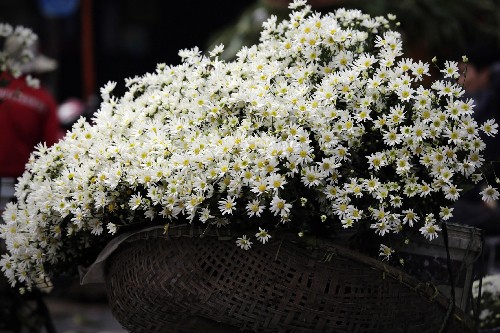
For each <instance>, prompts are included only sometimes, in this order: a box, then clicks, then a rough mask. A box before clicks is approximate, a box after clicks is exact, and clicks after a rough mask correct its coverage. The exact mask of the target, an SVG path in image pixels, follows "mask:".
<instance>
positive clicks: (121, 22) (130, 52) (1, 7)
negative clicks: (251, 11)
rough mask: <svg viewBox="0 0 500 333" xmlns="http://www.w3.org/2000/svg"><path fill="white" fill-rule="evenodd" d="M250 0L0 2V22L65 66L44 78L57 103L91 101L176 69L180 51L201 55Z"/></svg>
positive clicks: (22, 0) (40, 0)
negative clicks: (23, 31) (114, 87)
mask: <svg viewBox="0 0 500 333" xmlns="http://www.w3.org/2000/svg"><path fill="white" fill-rule="evenodd" d="M252 2H253V1H252V0H238V1H231V0H219V1H161V0H140V1H136V0H1V1H0V22H5V23H9V24H11V25H13V26H16V25H23V26H25V27H29V28H31V29H32V30H33V31H34V32H35V33H36V34H38V36H39V39H40V47H41V51H42V53H44V54H45V55H47V56H50V57H52V58H54V59H56V60H57V61H58V62H59V68H58V70H57V71H55V72H52V73H50V74H46V75H47V77H44V78H43V79H44V81H45V83H46V85H48V87H49V88H50V90H51V91H52V92H53V94H54V95H55V97H56V99H57V100H58V101H63V100H65V99H67V98H70V97H76V98H80V99H82V100H85V99H86V98H88V97H89V95H90V94H92V93H94V94H97V95H98V91H99V87H101V86H103V85H104V84H105V83H106V82H108V81H110V80H112V81H117V82H118V83H119V84H122V83H123V82H124V79H125V78H127V77H133V76H135V75H142V74H145V73H146V72H152V71H154V70H155V67H156V64H157V63H160V62H164V63H167V64H177V63H178V62H179V57H178V56H177V53H178V51H179V50H180V49H184V48H192V47H194V46H198V47H200V48H201V49H203V48H204V47H205V44H206V41H207V39H208V38H209V36H210V35H212V34H213V33H214V32H215V31H217V30H218V29H220V28H221V27H223V26H226V25H228V24H229V23H231V21H232V20H234V19H235V17H237V16H238V15H239V14H240V13H241V11H242V10H243V8H245V7H246V6H248V5H249V4H250V3H252Z"/></svg>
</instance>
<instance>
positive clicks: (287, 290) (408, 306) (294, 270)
mask: <svg viewBox="0 0 500 333" xmlns="http://www.w3.org/2000/svg"><path fill="white" fill-rule="evenodd" d="M159 236H160V235H158V234H156V235H151V234H150V235H145V236H143V237H142V238H139V239H137V238H136V239H135V240H133V241H131V242H129V243H127V245H126V246H121V247H120V249H119V250H118V252H117V253H116V254H114V255H113V257H112V259H111V260H110V262H109V264H108V269H107V290H108V296H109V299H110V303H111V305H112V309H113V312H114V315H115V316H116V317H117V319H118V320H119V321H120V322H121V323H122V325H124V327H125V328H126V329H128V330H129V331H130V332H141V333H142V332H144V333H146V332H147V333H151V332H195V330H196V329H199V328H200V327H199V326H196V325H200V324H199V323H200V320H201V322H202V323H203V320H205V319H206V320H207V321H209V322H221V324H220V325H227V330H222V329H220V330H219V331H220V332H226V331H227V332H237V331H238V330H239V329H241V330H247V331H254V332H304V333H305V332H418V333H421V332H438V331H439V327H440V326H441V324H442V322H443V319H444V317H445V313H446V304H445V301H444V300H443V299H442V298H439V297H435V298H432V296H436V295H432V293H433V291H432V290H430V287H425V288H417V289H414V288H415V287H417V285H416V284H414V285H411V283H416V281H411V278H409V277H405V278H404V279H403V277H404V274H403V273H401V274H402V275H400V276H399V278H397V277H395V273H394V272H395V271H394V269H393V268H392V267H385V266H383V264H382V263H381V262H378V261H376V260H373V259H371V258H366V257H364V256H361V255H359V254H355V253H353V252H352V251H344V250H343V249H342V248H337V247H334V246H333V247H332V246H330V247H328V249H325V247H323V249H322V250H317V251H310V250H306V249H302V248H300V247H298V246H297V245H296V244H293V243H292V242H290V241H274V242H273V243H271V244H266V245H260V246H259V245H257V246H254V247H253V248H252V249H251V250H250V251H244V250H241V249H239V248H238V247H236V246H235V244H234V241H223V240H219V239H217V238H215V237H203V238H199V237H178V238H171V239H166V237H161V236H160V237H159ZM358 257H359V258H358ZM367 262H369V263H370V265H369V264H367ZM373 264H375V265H378V267H373V266H375V265H373ZM408 279H409V280H408ZM409 281H410V282H409ZM419 287H423V286H419ZM438 296H441V295H438ZM457 311H458V310H457ZM459 317H463V315H462V314H458V313H455V315H453V316H452V319H451V320H450V321H449V323H448V330H447V332H454V333H455V332H470V331H471V330H470V329H469V328H468V326H467V325H465V323H464V322H462V321H460V320H459V319H458V318H459ZM197 319H199V320H197ZM193 323H194V324H193ZM231 328H232V329H231Z"/></svg>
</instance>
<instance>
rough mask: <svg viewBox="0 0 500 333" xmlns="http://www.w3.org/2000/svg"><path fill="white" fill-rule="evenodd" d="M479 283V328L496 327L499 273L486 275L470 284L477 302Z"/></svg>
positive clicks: (499, 313) (499, 323)
mask: <svg viewBox="0 0 500 333" xmlns="http://www.w3.org/2000/svg"><path fill="white" fill-rule="evenodd" d="M480 284H481V287H482V288H481V304H480V311H481V312H480V313H479V324H480V327H481V328H485V329H486V328H498V327H499V326H500V274H496V275H486V276H485V277H484V278H483V279H482V281H481V280H476V281H474V283H473V284H472V295H473V297H474V300H475V301H476V302H477V300H478V298H479V285H480Z"/></svg>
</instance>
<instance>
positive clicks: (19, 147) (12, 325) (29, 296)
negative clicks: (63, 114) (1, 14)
mask: <svg viewBox="0 0 500 333" xmlns="http://www.w3.org/2000/svg"><path fill="white" fill-rule="evenodd" d="M37 47H38V45H37V43H36V42H35V43H32V44H29V45H28V44H26V41H25V40H23V38H22V36H20V35H18V34H12V35H10V36H9V37H8V38H7V39H6V40H5V42H4V47H3V55H6V56H7V57H6V58H7V59H12V60H13V61H16V60H17V59H20V58H23V57H25V54H24V52H29V53H31V55H32V57H28V59H29V61H28V62H22V64H21V66H20V67H19V68H17V67H15V68H16V70H15V71H12V70H9V67H7V69H6V70H5V71H3V72H1V73H0V213H1V212H2V211H3V209H4V207H5V205H6V204H7V203H8V202H10V201H12V200H13V197H14V188H15V183H16V180H17V178H18V177H19V176H21V175H22V174H23V172H24V170H25V165H26V163H27V162H28V160H29V157H30V155H31V153H32V152H33V150H34V149H35V147H36V145H37V144H39V143H44V144H46V145H47V146H50V145H52V144H54V143H55V142H57V141H58V140H59V139H60V136H61V130H60V126H59V120H58V118H57V114H56V110H57V103H56V101H55V99H54V97H53V96H52V95H51V93H50V92H49V91H48V90H46V89H45V88H42V87H39V84H40V81H39V79H37V78H35V76H36V75H39V74H43V73H47V72H50V71H53V70H55V69H56V68H57V62H56V61H55V60H53V59H50V58H48V57H46V56H44V55H42V54H40V53H39V52H38V49H37ZM18 69H19V70H20V72H18ZM0 223H2V221H1V215H0ZM4 251H5V249H4V243H3V242H0V256H1V255H2V253H4ZM0 332H6V333H7V332H9V333H10V332H12V333H14V332H33V333H36V332H46V333H54V332H55V328H54V325H53V323H52V319H51V316H50V313H49V310H48V308H47V306H46V304H45V302H44V300H43V298H42V296H41V292H40V291H38V290H33V291H31V292H26V293H24V294H22V293H19V291H18V290H16V289H14V288H12V287H11V286H10V285H9V284H8V281H7V279H6V278H5V277H4V276H3V274H2V275H1V276H0Z"/></svg>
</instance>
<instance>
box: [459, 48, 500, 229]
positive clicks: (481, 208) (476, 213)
mask: <svg viewBox="0 0 500 333" xmlns="http://www.w3.org/2000/svg"><path fill="white" fill-rule="evenodd" d="M463 53H464V55H465V56H466V57H467V61H462V62H460V63H459V67H460V69H461V77H460V78H459V83H461V84H463V86H464V90H465V94H464V99H473V100H474V105H475V106H474V113H473V118H474V120H476V121H477V123H478V124H479V125H481V124H483V123H484V122H485V121H486V120H488V119H495V121H496V123H497V124H500V48H499V47H498V46H497V43H496V42H495V41H488V40H486V39H482V40H481V41H479V42H471V43H470V45H469V46H468V47H467V48H466V49H465V50H464V52H463ZM483 141H484V142H485V144H486V149H485V150H484V151H483V154H484V157H485V160H487V161H492V162H491V163H490V164H486V163H485V164H484V166H483V168H482V169H483V173H484V178H485V179H486V180H487V181H488V182H489V183H490V184H491V185H494V183H497V182H498V180H497V179H498V178H500V149H499V148H498V147H499V145H500V135H498V134H497V136H495V137H485V136H483ZM485 186H486V184H484V183H482V184H480V185H478V186H477V187H476V188H473V189H471V190H469V191H468V192H466V193H464V194H463V195H462V196H461V198H460V199H459V201H458V202H457V203H456V204H455V205H454V218H453V222H456V223H464V224H468V225H472V226H474V227H478V228H480V229H483V230H484V231H485V232H486V235H487V236H488V235H500V223H498V221H499V220H500V207H498V206H497V203H496V202H492V203H489V204H487V203H485V202H483V201H482V200H481V199H480V198H481V196H480V195H479V192H480V191H482V190H483V189H484V187H485Z"/></svg>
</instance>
